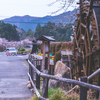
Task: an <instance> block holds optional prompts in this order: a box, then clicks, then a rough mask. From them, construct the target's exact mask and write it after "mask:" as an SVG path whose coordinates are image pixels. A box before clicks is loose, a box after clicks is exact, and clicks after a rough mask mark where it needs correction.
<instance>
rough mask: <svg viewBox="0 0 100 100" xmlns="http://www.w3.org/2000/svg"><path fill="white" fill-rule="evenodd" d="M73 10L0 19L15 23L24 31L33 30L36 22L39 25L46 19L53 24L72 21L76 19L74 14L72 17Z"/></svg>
mask: <svg viewBox="0 0 100 100" xmlns="http://www.w3.org/2000/svg"><path fill="white" fill-rule="evenodd" d="M75 11H76V9H74V10H73V11H68V12H65V13H62V14H60V15H57V16H45V17H32V16H29V15H25V16H13V17H10V18H6V19H4V20H2V21H4V22H5V23H10V24H12V25H13V24H15V25H16V26H17V27H18V28H20V29H21V28H22V29H24V30H25V31H28V29H31V30H33V31H35V29H36V26H37V24H38V23H40V24H41V26H43V25H44V24H45V23H47V22H48V21H51V22H54V23H55V24H58V23H59V22H62V23H63V24H66V23H74V21H75V19H76V18H75V16H74V18H73V15H74V14H75Z"/></svg>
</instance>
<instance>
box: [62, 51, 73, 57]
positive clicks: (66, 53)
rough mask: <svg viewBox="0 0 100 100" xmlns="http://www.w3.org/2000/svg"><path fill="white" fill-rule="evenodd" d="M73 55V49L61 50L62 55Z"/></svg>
mask: <svg viewBox="0 0 100 100" xmlns="http://www.w3.org/2000/svg"><path fill="white" fill-rule="evenodd" d="M67 55H73V53H72V50H61V56H67Z"/></svg>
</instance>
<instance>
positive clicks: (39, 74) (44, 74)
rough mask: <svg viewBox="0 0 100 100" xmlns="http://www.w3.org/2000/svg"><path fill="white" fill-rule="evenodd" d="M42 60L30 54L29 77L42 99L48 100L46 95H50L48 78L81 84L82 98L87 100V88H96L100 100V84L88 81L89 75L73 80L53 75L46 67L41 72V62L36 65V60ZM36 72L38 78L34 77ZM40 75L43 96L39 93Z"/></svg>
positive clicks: (81, 99)
mask: <svg viewBox="0 0 100 100" xmlns="http://www.w3.org/2000/svg"><path fill="white" fill-rule="evenodd" d="M35 61H37V62H42V60H38V59H35V58H34V57H33V56H29V59H28V63H29V73H28V76H29V79H30V81H31V84H32V86H33V88H34V90H35V92H36V95H37V96H38V98H39V99H40V100H47V99H46V97H48V80H49V79H54V80H57V81H60V82H66V83H71V84H76V85H79V86H80V100H87V90H88V89H89V88H90V89H94V90H97V91H99V100H100V86H96V85H93V84H89V83H86V82H87V77H81V81H77V80H73V79H67V78H61V77H56V76H53V75H49V74H48V70H47V69H45V70H44V71H43V72H41V63H38V64H37V65H34V62H35ZM35 73H36V78H35V77H34V76H35ZM40 77H42V78H43V90H42V96H41V95H40V94H39V92H38V90H37V89H40ZM34 80H35V81H36V86H35V84H34Z"/></svg>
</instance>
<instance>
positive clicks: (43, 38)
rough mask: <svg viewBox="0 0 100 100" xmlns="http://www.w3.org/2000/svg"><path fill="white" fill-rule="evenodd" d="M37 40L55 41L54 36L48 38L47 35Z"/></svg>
mask: <svg viewBox="0 0 100 100" xmlns="http://www.w3.org/2000/svg"><path fill="white" fill-rule="evenodd" d="M37 40H41V41H55V39H54V38H52V36H46V35H42V36H41V37H40V38H38V39H37Z"/></svg>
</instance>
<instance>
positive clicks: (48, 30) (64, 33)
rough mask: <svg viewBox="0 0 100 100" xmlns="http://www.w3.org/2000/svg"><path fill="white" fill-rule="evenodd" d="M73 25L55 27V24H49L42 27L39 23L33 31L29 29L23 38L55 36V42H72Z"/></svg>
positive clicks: (60, 24)
mask: <svg viewBox="0 0 100 100" xmlns="http://www.w3.org/2000/svg"><path fill="white" fill-rule="evenodd" d="M72 25H73V24H66V25H65V26H64V25H63V24H62V23H59V24H58V25H55V23H52V22H48V23H46V24H45V25H44V26H41V25H40V24H39V23H38V25H37V27H36V29H35V31H32V30H31V29H29V30H28V31H27V32H26V33H24V34H23V35H22V38H26V37H32V38H33V37H34V38H36V39H37V38H39V37H40V36H42V35H47V36H54V39H55V41H57V42H58V41H70V40H71V39H70V36H71V34H72V33H73V31H72V30H71V28H72Z"/></svg>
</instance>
